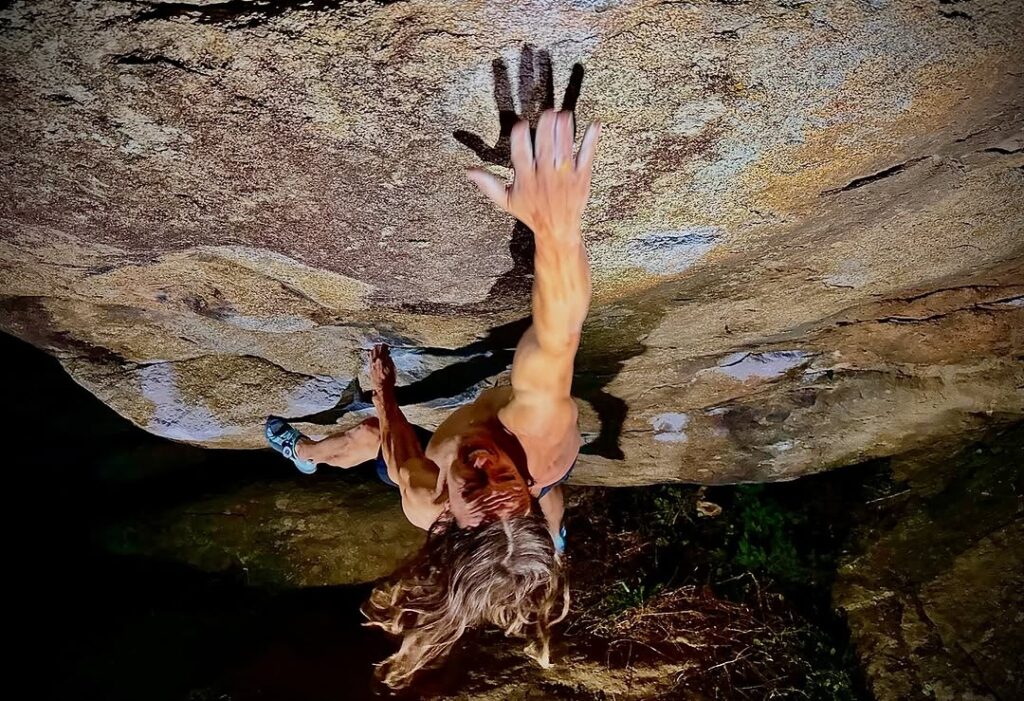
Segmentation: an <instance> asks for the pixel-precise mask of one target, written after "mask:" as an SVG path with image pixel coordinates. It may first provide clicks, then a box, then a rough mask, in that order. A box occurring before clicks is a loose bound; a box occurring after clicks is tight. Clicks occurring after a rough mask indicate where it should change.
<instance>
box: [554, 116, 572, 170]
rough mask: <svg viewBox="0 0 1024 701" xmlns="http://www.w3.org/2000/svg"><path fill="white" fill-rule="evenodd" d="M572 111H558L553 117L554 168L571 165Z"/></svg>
mask: <svg viewBox="0 0 1024 701" xmlns="http://www.w3.org/2000/svg"><path fill="white" fill-rule="evenodd" d="M572 147H573V138H572V112H559V113H558V116H557V117H556V118H555V169H556V170H557V169H558V168H561V167H563V164H564V166H571V165H572Z"/></svg>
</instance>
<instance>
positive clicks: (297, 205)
mask: <svg viewBox="0 0 1024 701" xmlns="http://www.w3.org/2000/svg"><path fill="white" fill-rule="evenodd" d="M1019 9H1020V8H1019V5H1018V4H1016V3H1014V2H1012V1H1011V0H1003V1H1002V2H1000V1H998V0H968V1H967V2H963V3H956V4H955V5H954V4H949V3H942V2H931V1H929V2H925V3H923V4H916V5H910V4H907V3H899V2H853V1H849V2H839V3H818V2H806V3H793V2H777V3H760V2H752V3H723V2H697V3H645V2H624V1H623V2H616V1H615V0H608V1H605V2H582V1H580V2H568V3H549V2H539V3H528V4H525V5H521V6H515V7H513V6H511V5H510V4H508V3H504V2H496V1H495V2H492V1H480V2H475V3H471V4H470V5H465V4H460V5H458V6H455V5H450V4H445V3H436V2H426V1H420V0H412V1H410V2H344V1H343V0H318V1H316V2H311V3H299V2H292V1H290V0H233V1H232V2H222V1H218V0H209V1H208V0H194V1H193V2H163V1H161V0H150V1H146V2H141V1H140V2H82V3H74V4H68V3H61V2H56V1H52V2H48V1H45V0H44V1H41V2H14V3H10V4H7V5H6V6H5V7H4V8H3V9H2V10H0V28H2V41H0V71H2V73H3V81H2V87H0V94H2V97H3V99H2V107H0V110H2V112H3V117H2V120H0V150H2V158H3V170H2V172H3V176H2V177H3V186H4V190H5V194H6V196H5V197H4V198H3V201H2V202H0V307H2V311H0V328H3V329H4V330H6V331H8V332H11V333H13V334H15V335H17V336H19V337H21V338H24V339H26V340H29V341H31V342H32V343H34V344H36V345H37V346H40V347H42V348H45V349H47V350H48V351H49V352H51V353H53V354H54V355H56V356H57V357H58V358H59V359H60V360H61V362H62V363H63V365H64V367H65V368H66V369H67V370H68V372H70V373H71V375H72V376H73V377H74V378H75V379H76V380H77V381H78V382H79V383H81V384H82V385H84V386H85V387H87V388H88V389H89V390H90V391H92V392H93V393H94V394H96V395H97V396H98V397H100V398H101V399H102V400H103V401H104V402H106V403H107V404H108V405H110V406H111V407H113V408H114V409H115V410H116V411H118V412H119V413H120V414H122V415H124V416H126V417H127V418H129V419H131V420H132V421H133V422H135V423H136V424H138V425H139V426H142V427H144V428H146V429H148V430H150V431H152V432H154V433H157V434H160V435H163V436H167V437H170V438H173V439H176V440H180V441H186V442H189V443H194V444H198V445H204V446H210V447H225V448H233V447H256V446H259V445H261V440H262V438H261V425H262V421H263V417H264V416H265V415H266V414H268V413H276V414H282V415H285V416H289V417H291V418H296V419H301V420H302V421H301V422H300V423H302V425H303V428H304V429H305V430H307V431H308V432H310V433H314V434H324V433H328V432H330V431H333V430H335V424H336V423H340V424H342V425H347V424H349V423H354V422H355V421H356V420H358V419H359V418H360V417H361V416H363V415H364V414H365V412H366V410H367V406H366V404H365V396H364V394H363V392H362V389H361V388H362V387H365V386H366V383H365V364H366V361H367V350H368V348H369V347H370V346H371V345H372V344H373V343H375V342H378V341H380V340H386V341H388V342H390V343H391V344H392V345H394V346H395V347H396V362H397V363H398V365H399V370H400V376H401V377H400V381H402V382H405V383H407V384H408V387H407V388H406V389H405V390H403V395H402V399H403V401H404V402H405V403H406V404H407V405H408V407H409V409H408V411H409V414H410V416H411V418H412V419H413V420H415V421H417V422H419V423H421V424H423V425H427V426H433V425H436V424H437V423H438V422H439V421H440V420H442V419H443V417H444V415H445V414H446V412H447V411H449V410H450V409H451V408H452V407H454V406H458V405H459V404H460V403H462V402H465V401H467V400H469V399H471V398H472V397H473V396H474V395H475V393H477V392H479V391H480V389H481V388H482V387H484V386H486V385H488V384H490V383H494V382H498V381H501V380H502V379H503V375H504V373H506V371H507V368H508V365H509V362H510V360H511V349H512V348H513V347H514V344H515V342H516V339H517V336H518V333H520V332H521V331H522V329H523V326H524V322H523V319H524V318H525V317H526V315H527V314H528V310H529V284H530V277H529V276H530V265H529V261H530V239H529V235H528V232H526V231H524V230H523V229H522V227H520V226H516V225H514V223H513V222H511V221H509V220H508V218H507V217H505V216H504V215H502V214H501V213H500V212H497V211H496V210H494V209H493V208H492V207H491V206H490V205H489V203H487V202H486V201H484V199H483V198H482V197H481V196H479V195H478V194H477V193H476V192H475V191H474V190H473V189H472V187H471V185H470V184H469V183H468V182H467V181H466V180H465V178H464V175H463V171H464V169H465V167H467V166H473V165H479V164H484V165H486V166H487V167H490V168H492V169H493V170H494V171H495V172H507V170H505V168H504V165H503V164H504V163H505V162H506V160H505V159H506V155H505V151H506V150H507V139H505V138H503V135H504V134H507V129H508V128H509V127H510V125H511V122H512V120H513V119H514V116H515V114H516V113H518V114H520V115H522V116H525V117H531V116H535V114H536V112H537V111H538V109H539V108H540V107H542V106H543V105H545V104H548V103H554V104H556V105H557V104H559V103H560V100H556V97H559V98H562V100H561V102H564V104H565V105H566V106H569V107H572V106H575V108H576V112H577V117H578V120H579V122H581V123H583V122H587V121H590V120H593V119H600V120H602V122H604V124H605V127H606V128H605V136H604V142H603V144H602V147H601V152H600V154H599V158H598V164H597V166H596V170H595V176H594V187H593V197H592V202H591V205H590V207H589V209H588V211H587V214H586V220H585V235H586V237H587V240H588V245H589V248H590V251H591V259H592V263H593V268H594V287H595V299H594V304H593V308H592V314H591V318H590V320H589V321H588V325H587V327H586V328H585V330H584V340H583V348H582V350H581V353H580V356H579V363H578V376H577V383H576V395H577V396H578V398H579V401H580V405H581V422H582V429H583V431H584V433H585V436H586V438H587V443H588V445H587V447H586V448H585V450H584V453H585V454H584V455H583V456H582V458H581V461H580V465H579V468H578V470H577V473H575V479H576V480H577V481H579V482H580V483H591V484H642V483H650V482H664V481H676V480H688V481H699V482H707V483H714V482H728V481H735V480H772V479H788V478H792V477H795V476H799V475H801V474H805V473H808V472H813V471H818V470H822V469H826V468H828V467H830V466H833V465H838V464H846V463H850V462H855V461H857V460H861V459H864V458H867V457H872V456H880V455H891V454H895V453H897V452H903V451H906V450H910V449H913V448H915V447H917V446H920V445H924V444H927V443H928V442H930V441H932V440H934V439H935V438H936V437H938V436H947V435H954V434H962V433H966V432H970V431H973V430H976V429H978V428H980V427H982V426H984V425H986V424H989V423H991V422H999V421H1004V420H1009V419H1012V418H1014V417H1019V416H1021V415H1022V414H1024V392H1022V391H1021V387H1022V386H1024V364H1022V362H1021V356H1022V350H1024V338H1022V333H1024V332H1022V331H1021V329H1022V328H1024V239H1022V237H1021V222H1022V215H1024V152H1022V143H1024V142H1022V129H1024V109H1022V107H1024V105H1022V103H1024V97H1022V96H1024V90H1022V87H1024V85H1022V83H1024V57H1022V51H1024V49H1022V45H1021V43H1020V41H1019V37H1020V36H1021V35H1022V33H1024V13H1021V12H1019ZM563 93H564V98H563V97H562V96H563ZM361 378H362V383H360V379H361Z"/></svg>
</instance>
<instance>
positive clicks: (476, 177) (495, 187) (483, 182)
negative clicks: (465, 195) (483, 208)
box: [466, 168, 508, 211]
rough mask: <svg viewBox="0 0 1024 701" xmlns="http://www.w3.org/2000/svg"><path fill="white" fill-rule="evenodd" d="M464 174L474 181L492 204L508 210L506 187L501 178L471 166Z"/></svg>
mask: <svg viewBox="0 0 1024 701" xmlns="http://www.w3.org/2000/svg"><path fill="white" fill-rule="evenodd" d="M466 175H467V177H469V179H470V180H472V181H473V182H474V183H476V186H477V187H478V188H480V192H482V193H484V194H485V195H487V197H488V198H490V200H491V201H492V202H494V204H496V205H498V206H499V207H501V208H502V209H504V210H505V211H508V187H507V186H506V185H505V182H504V181H503V180H501V179H500V178H496V177H494V176H493V175H491V174H490V173H488V172H487V171H485V170H481V169H480V168H471V169H470V170H469V171H467V172H466Z"/></svg>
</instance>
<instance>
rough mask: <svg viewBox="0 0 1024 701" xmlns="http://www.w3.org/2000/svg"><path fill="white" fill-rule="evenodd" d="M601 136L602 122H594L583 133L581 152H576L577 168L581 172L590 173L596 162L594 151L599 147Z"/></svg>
mask: <svg viewBox="0 0 1024 701" xmlns="http://www.w3.org/2000/svg"><path fill="white" fill-rule="evenodd" d="M600 137H601V123H600V122H594V123H593V124H591V125H590V126H589V127H587V131H586V133H585V134H583V143H582V144H580V152H579V153H577V154H576V170H578V171H580V172H581V173H589V172H590V168H591V166H592V165H593V164H594V151H595V150H596V149H597V142H598V140H599V139H600Z"/></svg>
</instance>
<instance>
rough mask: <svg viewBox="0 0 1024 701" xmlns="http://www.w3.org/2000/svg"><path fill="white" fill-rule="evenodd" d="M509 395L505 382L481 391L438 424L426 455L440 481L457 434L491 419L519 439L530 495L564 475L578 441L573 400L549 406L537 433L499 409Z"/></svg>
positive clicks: (574, 453) (453, 455)
mask: <svg viewBox="0 0 1024 701" xmlns="http://www.w3.org/2000/svg"><path fill="white" fill-rule="evenodd" d="M512 398H513V391H512V387H511V386H509V385H506V386H503V387H493V388H491V389H488V390H485V391H484V392H482V393H481V394H480V396H479V397H477V399H476V401H474V402H473V403H472V404H467V405H466V406H464V407H460V408H459V409H457V410H456V411H455V412H454V413H452V414H451V416H449V417H448V418H447V419H445V420H444V422H443V423H442V424H441V425H440V426H438V428H437V431H436V432H435V433H434V437H433V438H431V440H430V443H429V445H427V448H426V454H427V458H429V459H430V460H432V461H433V462H434V463H435V464H436V465H437V466H438V468H439V470H440V471H441V475H440V480H445V479H446V478H447V471H448V468H449V466H450V465H451V464H452V462H453V460H454V459H455V455H456V450H457V446H458V442H459V437H460V436H461V435H464V434H465V433H466V432H467V431H469V430H474V429H477V428H479V427H480V426H483V425H487V424H491V425H493V423H492V422H493V420H494V419H498V421H500V422H501V425H503V426H504V427H505V428H506V429H507V430H508V431H509V432H510V433H512V434H513V435H514V436H515V437H516V438H518V439H519V443H520V444H521V445H522V447H523V451H524V452H525V453H526V467H527V470H528V471H529V473H530V475H531V476H532V477H533V479H534V485H533V489H532V490H531V491H532V492H533V494H534V496H537V494H538V493H539V492H540V490H541V489H543V488H544V487H547V486H548V485H551V484H554V483H555V482H558V481H559V480H560V479H562V477H564V476H565V473H566V472H568V471H569V468H570V467H572V464H573V462H574V461H575V460H576V456H577V455H578V454H579V449H580V444H581V440H580V432H579V428H578V426H577V423H576V421H577V409H576V403H575V402H573V401H572V399H568V398H567V401H565V402H560V403H559V404H558V405H557V406H555V407H549V410H548V412H546V416H547V419H548V420H547V421H546V422H545V423H546V426H547V429H546V430H545V431H544V432H543V434H541V435H538V434H536V433H531V432H530V430H529V426H526V425H516V423H517V422H516V421H515V414H513V413H510V412H505V411H503V410H504V409H505V408H506V407H508V406H509V404H510V403H511V402H512ZM510 424H512V425H510Z"/></svg>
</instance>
